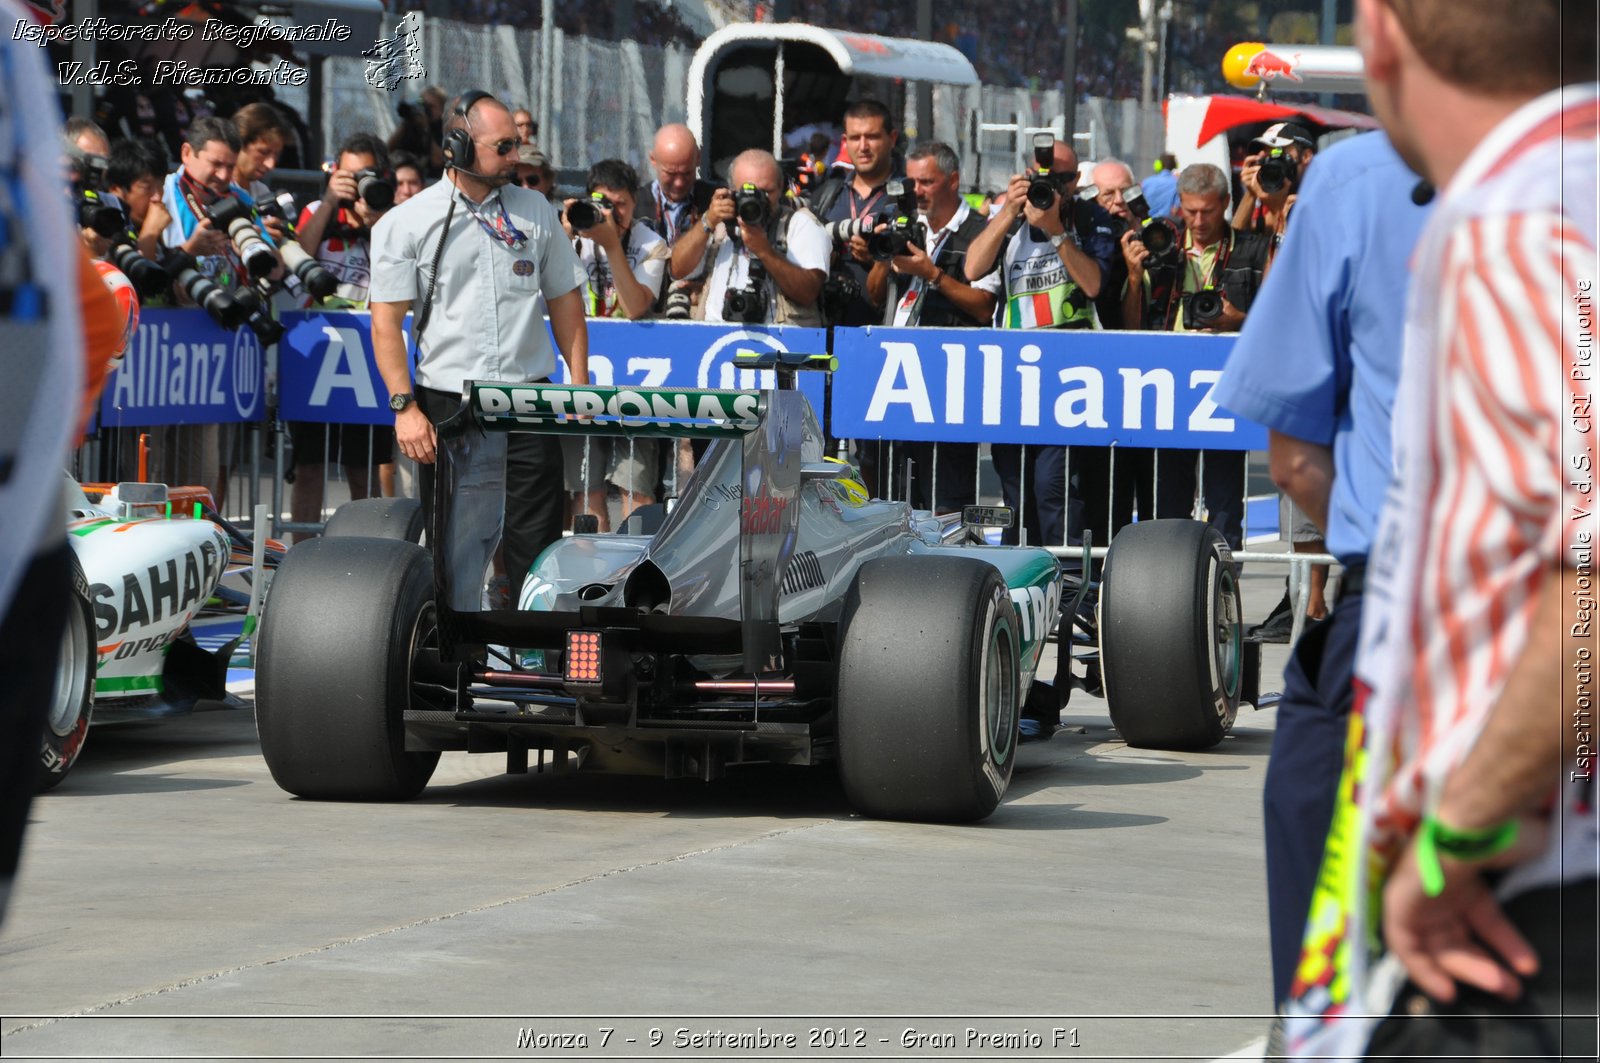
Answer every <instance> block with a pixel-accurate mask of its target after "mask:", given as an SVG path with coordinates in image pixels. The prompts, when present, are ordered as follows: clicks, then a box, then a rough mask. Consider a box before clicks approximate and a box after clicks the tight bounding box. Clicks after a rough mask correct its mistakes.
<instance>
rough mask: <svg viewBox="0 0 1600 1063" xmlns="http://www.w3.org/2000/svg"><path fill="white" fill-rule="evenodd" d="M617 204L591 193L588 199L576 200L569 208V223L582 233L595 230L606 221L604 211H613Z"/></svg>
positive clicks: (600, 195)
mask: <svg viewBox="0 0 1600 1063" xmlns="http://www.w3.org/2000/svg"><path fill="white" fill-rule="evenodd" d="M615 208H616V204H615V203H613V202H611V200H610V199H608V198H607V197H606V196H604V195H603V194H601V193H599V192H590V193H589V198H588V199H575V200H573V201H572V205H571V206H570V207H568V208H567V221H568V223H569V224H571V226H572V227H573V228H574V229H577V230H578V231H580V232H582V231H584V230H587V229H593V228H594V227H595V226H596V225H599V224H600V223H601V222H602V221H604V220H605V215H604V214H603V213H602V211H607V210H613V209H615Z"/></svg>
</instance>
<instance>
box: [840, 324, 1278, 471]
mask: <svg viewBox="0 0 1600 1063" xmlns="http://www.w3.org/2000/svg"><path fill="white" fill-rule="evenodd" d="M1232 347H1233V340H1232V338H1231V337H1226V336H1206V335H1192V334H1164V333H1147V332H1090V331H1060V330H1038V331H1032V330H1000V329H891V328H865V329H843V328H841V329H835V330H834V333H833V353H834V355H835V357H837V358H838V360H839V369H838V372H837V373H835V374H834V378H833V411H832V420H831V423H830V426H829V430H830V432H832V434H833V435H835V436H839V437H843V438H847V439H898V440H933V441H937V442H964V443H977V442H993V443H1036V444H1038V443H1053V444H1066V445H1069V446H1072V445H1077V446H1106V445H1108V444H1110V443H1113V442H1114V443H1116V444H1117V445H1119V446H1137V447H1209V448H1215V449H1223V450H1259V449H1261V448H1263V447H1265V446H1266V445H1267V433H1266V429H1264V428H1262V427H1261V426H1260V425H1257V424H1254V423H1252V422H1249V421H1243V420H1239V419H1238V418H1236V417H1233V416H1232V415H1231V414H1228V413H1227V412H1225V411H1223V410H1221V409H1219V408H1218V407H1217V405H1216V403H1214V402H1213V401H1212V400H1211V389H1212V386H1213V385H1214V384H1215V383H1216V382H1217V380H1218V379H1219V378H1220V377H1221V375H1222V366H1223V363H1224V362H1226V361H1227V358H1228V352H1229V351H1230V350H1231V349H1232Z"/></svg>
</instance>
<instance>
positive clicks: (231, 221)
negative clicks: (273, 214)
mask: <svg viewBox="0 0 1600 1063" xmlns="http://www.w3.org/2000/svg"><path fill="white" fill-rule="evenodd" d="M206 214H207V216H209V217H210V218H211V223H212V224H213V225H215V226H216V227H217V228H219V229H221V230H222V231H223V232H225V233H227V234H228V239H229V240H232V241H233V249H234V250H235V251H237V252H238V253H239V261H240V262H242V263H243V264H244V268H245V272H246V273H248V274H249V275H250V276H251V278H253V279H255V280H260V279H261V278H262V277H265V276H266V275H267V274H269V273H271V272H272V271H273V270H274V269H276V268H277V265H278V255H277V253H276V252H275V251H273V249H272V245H271V244H268V243H267V242H266V241H265V240H263V239H262V238H261V232H260V230H258V229H257V228H256V218H255V211H253V210H251V209H250V208H249V207H247V206H245V205H244V204H243V203H242V202H240V200H239V197H238V196H223V197H222V198H221V199H219V200H217V201H216V202H215V203H213V204H211V206H210V207H208V208H207V209H206Z"/></svg>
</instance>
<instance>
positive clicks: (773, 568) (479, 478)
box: [429, 356, 822, 675]
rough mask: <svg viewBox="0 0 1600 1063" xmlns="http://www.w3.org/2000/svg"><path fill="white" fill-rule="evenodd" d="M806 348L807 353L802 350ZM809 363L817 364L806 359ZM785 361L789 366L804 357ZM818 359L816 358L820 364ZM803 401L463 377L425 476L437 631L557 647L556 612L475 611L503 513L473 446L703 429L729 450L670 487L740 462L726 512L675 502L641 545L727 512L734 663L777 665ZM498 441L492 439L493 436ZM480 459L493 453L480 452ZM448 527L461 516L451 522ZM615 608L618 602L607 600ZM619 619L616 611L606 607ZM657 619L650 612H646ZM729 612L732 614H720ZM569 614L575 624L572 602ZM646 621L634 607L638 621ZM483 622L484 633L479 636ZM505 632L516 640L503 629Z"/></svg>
mask: <svg viewBox="0 0 1600 1063" xmlns="http://www.w3.org/2000/svg"><path fill="white" fill-rule="evenodd" d="M805 357H808V358H809V357H811V356H805ZM812 363H813V364H817V363H816V362H815V359H812ZM804 367H805V366H801V365H795V366H790V367H789V368H804ZM817 367H818V368H822V366H821V365H820V364H818V365H817ZM808 420H814V419H813V418H812V414H811V410H810V406H809V403H808V402H807V400H806V397H805V396H804V395H803V394H801V393H800V392H799V391H794V390H780V391H719V390H709V389H693V388H616V387H594V386H583V387H573V386H563V385H555V384H538V383H533V384H508V383H498V382H489V381H472V382H470V383H469V384H468V385H467V386H466V388H465V390H464V394H463V401H462V405H461V409H460V410H459V411H458V412H457V413H456V415H455V416H453V417H451V418H450V419H449V420H447V421H445V422H443V423H442V424H440V425H439V426H438V431H439V449H438V459H437V460H438V471H437V474H436V475H435V477H434V506H433V512H434V522H435V527H434V528H431V529H430V530H429V534H430V536H431V537H432V540H433V542H434V543H435V548H434V551H433V558H434V561H433V564H434V585H435V587H436V589H437V592H438V593H437V602H438V608H439V619H440V636H441V639H442V640H443V641H445V642H469V643H470V642H490V641H493V642H497V643H505V644H509V645H517V646H526V647H529V648H532V647H538V646H551V647H558V646H560V645H562V644H563V643H562V642H561V641H553V642H552V641H551V639H552V637H554V638H555V639H558V640H559V638H560V636H561V632H559V631H556V632H553V631H552V630H551V629H552V626H559V623H560V622H564V621H558V620H557V617H558V616H559V614H555V615H552V614H543V615H539V616H535V615H534V614H522V613H516V612H514V611H509V610H506V611H497V612H493V613H485V612H484V611H482V610H481V609H480V594H481V587H482V579H481V575H482V573H483V571H484V569H485V567H486V565H487V564H488V560H489V557H490V556H491V555H492V554H493V552H494V550H495V546H496V544H497V542H498V539H499V536H500V531H501V529H502V527H503V524H504V516H505V511H504V504H505V481H504V476H503V474H502V475H501V476H498V477H497V476H494V475H492V473H491V474H489V475H485V474H484V473H483V471H482V470H483V467H484V463H482V462H480V463H478V466H477V467H476V468H473V467H471V461H472V459H473V457H474V455H475V451H476V450H478V449H479V448H482V447H485V446H495V445H496V444H497V443H498V440H494V437H497V436H503V435H504V434H506V433H520V432H541V433H555V434H578V435H589V436H623V437H628V436H631V437H635V438H639V437H644V438H649V437H659V438H678V439H681V438H710V439H724V440H729V441H730V446H732V445H736V446H737V450H736V451H731V450H730V449H729V447H721V448H718V449H716V450H715V451H714V452H708V453H707V455H706V457H705V459H704V460H703V461H702V462H701V464H700V466H699V467H698V468H696V470H695V472H694V475H693V477H692V478H691V479H690V480H689V482H688V483H687V484H686V485H684V487H683V488H682V489H681V490H682V493H683V495H684V496H685V497H691V498H694V497H701V496H702V495H704V494H705V493H706V491H707V490H708V489H709V484H710V483H711V481H712V477H713V476H716V475H719V474H720V475H723V476H726V473H725V472H724V471H723V470H724V469H726V463H727V462H730V461H737V462H739V463H740V464H739V466H738V469H739V473H738V479H739V485H740V505H739V507H738V509H737V511H734V510H732V509H731V508H729V509H724V510H722V511H721V512H722V513H723V514H726V515H727V517H726V518H720V517H717V516H715V515H713V516H709V517H708V516H707V511H706V510H705V509H704V507H700V506H689V505H685V506H678V507H677V508H675V509H674V510H673V512H672V513H670V514H669V515H668V517H667V519H666V521H665V523H663V525H662V526H661V529H660V530H659V531H658V532H657V533H656V535H655V538H654V540H653V542H652V545H651V553H652V556H655V555H659V554H660V553H661V552H662V551H669V550H671V549H672V546H673V544H674V542H675V541H676V540H677V539H678V536H679V533H680V532H683V531H686V530H689V529H690V526H691V525H692V524H693V523H694V522H696V521H705V520H707V519H736V520H737V521H738V543H739V556H738V558H737V560H735V559H732V558H730V559H729V562H730V564H737V565H738V566H739V604H740V618H739V620H738V622H737V623H738V624H739V627H740V643H741V646H742V649H743V653H744V659H745V666H746V668H747V669H748V670H749V671H750V672H751V673H752V674H754V675H760V674H762V673H764V672H773V671H778V670H781V668H782V666H783V651H782V640H781V636H780V632H779V628H778V597H779V588H780V586H781V584H782V580H783V574H784V572H785V571H786V570H787V568H788V564H789V560H790V557H791V556H792V555H793V553H794V544H795V538H796V534H797V532H798V530H799V525H800V484H801V480H802V477H803V474H804V468H803V460H802V450H803V447H804V443H805V434H806V425H807V422H808ZM498 445H500V446H503V445H504V444H503V443H498ZM489 464H491V465H492V464H493V463H492V462H490V463H489ZM452 528H463V529H465V528H470V529H472V532H471V534H459V535H458V534H454V533H452V531H451V529H452ZM617 612H619V613H621V612H625V611H624V610H617ZM614 619H616V620H617V621H618V622H620V621H621V619H622V618H614ZM657 619H659V618H657ZM728 622H729V623H732V621H728ZM569 626H573V627H576V626H579V615H578V614H577V613H574V614H572V616H571V617H570V625H569ZM624 626H628V627H633V628H636V629H639V630H642V629H643V628H645V627H647V626H648V624H647V623H646V621H645V618H644V615H643V614H642V613H641V615H640V617H639V618H638V623H637V624H631V623H630V624H627V625H624ZM491 632H492V633H493V634H494V637H493V638H488V637H485V636H487V635H488V634H489V633H491ZM513 638H516V639H522V640H524V641H513Z"/></svg>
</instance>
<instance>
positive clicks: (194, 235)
mask: <svg viewBox="0 0 1600 1063" xmlns="http://www.w3.org/2000/svg"><path fill="white" fill-rule="evenodd" d="M240 146H241V142H240V140H239V133H238V131H237V130H236V129H235V128H234V127H233V125H232V123H230V122H226V121H224V120H222V119H220V118H200V119H197V120H195V121H194V122H191V123H190V125H189V135H188V137H187V138H186V139H185V140H184V142H183V146H182V147H181V148H180V149H179V157H180V159H181V164H180V166H179V168H178V170H177V172H175V173H171V174H168V175H167V178H166V181H165V183H164V185H163V188H162V196H161V200H162V206H163V207H165V208H166V211H167V213H168V214H169V215H170V216H171V217H172V221H171V223H170V224H168V226H167V231H166V233H165V235H164V237H163V239H162V242H163V243H164V244H165V245H166V246H167V247H170V248H176V249H178V250H181V251H183V252H184V253H185V254H188V255H190V256H192V257H193V258H194V259H195V261H196V263H197V264H198V268H199V270H200V272H201V273H203V274H204V275H205V276H207V277H209V278H211V279H212V280H214V281H216V282H217V283H218V284H221V285H222V286H223V287H224V288H227V289H233V288H235V287H237V286H238V285H240V284H244V283H247V282H248V280H249V279H250V278H251V277H252V276H268V277H271V276H272V275H273V273H278V274H279V275H280V276H281V270H282V267H283V264H282V262H281V260H279V259H278V256H277V252H276V250H275V245H274V244H272V243H271V235H270V233H268V231H267V229H266V227H265V226H264V225H262V224H261V222H260V220H259V219H258V218H254V213H255V212H254V207H255V201H254V200H253V199H252V198H251V196H250V193H249V192H247V191H246V190H245V189H243V188H241V187H240V186H239V185H238V184H236V183H235V182H234V180H233V178H234V167H235V166H236V165H237V163H238V159H239V149H240ZM224 204H226V208H227V210H226V214H227V216H226V217H224V218H222V219H221V220H219V219H218V218H216V217H214V215H215V214H216V212H217V208H218V207H219V206H222V205H224ZM237 207H242V208H243V209H244V212H245V213H247V214H248V215H249V216H250V218H251V220H253V222H254V224H253V226H252V225H249V224H247V225H244V226H234V225H233V223H234V222H235V221H237V220H243V219H240V218H238V217H237V216H236V215H237V214H238V211H237V210H236V209H235V208H237ZM252 227H253V228H256V229H258V230H259V232H258V233H257V234H256V236H252V235H251V234H250V233H249V231H248V230H249V229H250V228H252ZM263 247H264V248H265V250H266V253H267V254H268V255H270V256H271V264H270V266H269V265H268V260H267V259H263V258H260V257H259V256H260V254H261V249H262V248H263ZM245 254H249V255H250V256H251V257H252V265H251V266H250V268H248V269H247V268H246V265H245V263H244V261H243V258H242V257H241V256H242V255H245Z"/></svg>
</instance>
